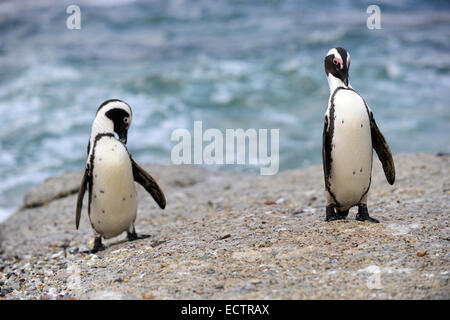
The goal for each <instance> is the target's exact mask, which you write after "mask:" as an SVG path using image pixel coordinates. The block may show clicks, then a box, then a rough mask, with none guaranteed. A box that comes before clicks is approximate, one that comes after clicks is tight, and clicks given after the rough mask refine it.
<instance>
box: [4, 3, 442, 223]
mask: <svg viewBox="0 0 450 320" xmlns="http://www.w3.org/2000/svg"><path fill="white" fill-rule="evenodd" d="M73 3H74V1H51V0H40V1H34V0H23V1H16V0H6V1H2V2H0V115H1V125H0V181H1V182H0V220H1V219H3V218H5V217H6V216H7V215H8V214H10V213H11V212H12V211H13V210H14V209H15V208H17V207H18V206H19V205H20V204H21V203H22V197H23V195H24V193H25V192H26V191H27V190H29V189H30V188H31V187H32V186H33V185H35V184H38V183H40V182H42V181H43V180H44V179H45V178H47V177H49V176H52V175H55V174H58V173H61V172H63V171H64V170H67V169H80V168H83V166H84V162H85V159H86V145H87V142H88V138H89V134H90V126H91V123H92V120H93V117H94V115H95V111H96V109H97V107H98V106H99V105H100V103H101V102H103V101H104V100H106V99H109V98H120V99H123V100H125V101H126V102H128V103H129V104H130V105H131V107H132V108H133V113H134V119H133V124H132V127H131V129H130V132H129V136H128V138H129V139H128V141H129V142H128V148H129V150H130V151H131V153H132V154H133V155H134V158H135V159H136V160H137V161H138V162H155V163H170V153H171V149H172V147H173V146H174V145H175V143H174V142H171V140H170V136H171V133H172V131H173V130H175V129H177V128H187V129H192V127H193V121H194V120H202V121H203V128H204V129H206V128H218V129H220V130H222V131H223V132H225V129H227V128H231V129H235V128H243V129H248V128H256V129H259V128H267V129H270V128H278V129H280V170H281V171H282V170H286V169H290V168H296V167H303V166H307V165H310V164H317V163H320V162H321V143H322V142H321V136H322V129H323V115H324V113H325V109H326V106H327V100H328V96H329V89H328V84H327V81H326V78H325V74H324V71H323V58H324V56H325V54H326V53H327V52H328V50H329V49H330V48H332V47H335V46H342V47H344V48H346V49H347V50H348V51H349V52H350V54H351V61H352V63H351V69H350V82H351V84H352V86H353V87H354V88H355V89H356V90H357V91H358V92H359V93H360V94H361V95H362V96H363V97H364V98H365V99H366V101H367V102H368V104H369V106H370V107H371V108H372V110H373V111H374V114H375V117H376V119H377V122H378V124H379V126H380V128H381V130H382V131H383V133H384V135H385V137H386V139H387V140H388V142H389V144H390V146H391V149H392V151H393V152H394V153H399V152H417V151H428V152H446V153H448V152H450V144H449V129H450V111H449V110H450V109H449V98H450V72H449V71H450V54H449V52H450V5H449V2H448V1H395V2H394V3H391V1H344V0H342V1H336V0H334V1H297V0H292V1H282V0H279V1H277V0H272V1H262V0H260V1H251V0H246V1H243V0H242V1H231V0H230V1H224V0H214V1H211V0H200V1H188V0H159V1H131V0H120V1H107V0H101V1H100V0H97V1H92V0H82V1H76V4H77V5H78V6H79V7H80V9H81V29H80V30H69V29H68V28H67V27H66V19H67V18H68V16H69V15H68V14H67V13H66V8H67V7H68V6H69V5H70V4H73ZM371 4H377V5H379V7H380V9H381V29H379V30H376V29H375V30H370V29H368V28H367V26H366V19H367V18H368V17H369V14H368V13H367V12H366V9H367V7H368V6H369V5H371ZM224 170H254V171H255V172H258V171H256V170H255V168H248V167H245V166H227V167H226V168H224Z"/></svg>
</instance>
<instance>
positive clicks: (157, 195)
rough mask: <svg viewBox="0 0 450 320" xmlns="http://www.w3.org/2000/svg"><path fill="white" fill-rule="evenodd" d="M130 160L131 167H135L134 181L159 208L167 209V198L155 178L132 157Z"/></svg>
mask: <svg viewBox="0 0 450 320" xmlns="http://www.w3.org/2000/svg"><path fill="white" fill-rule="evenodd" d="M130 160H131V165H132V166H133V176H134V181H136V182H137V183H139V184H140V185H141V186H143V187H144V189H145V190H147V191H148V193H150V194H151V196H152V197H153V199H154V200H155V201H156V203H157V204H158V205H159V207H160V208H161V209H164V208H165V207H166V197H165V196H164V193H163V192H162V190H161V188H160V187H159V186H158V184H157V183H156V181H155V179H153V177H152V176H151V175H150V174H149V173H148V172H147V171H145V170H144V169H142V168H141V167H140V166H139V165H138V164H137V163H136V162H135V161H134V160H133V158H132V157H131V156H130Z"/></svg>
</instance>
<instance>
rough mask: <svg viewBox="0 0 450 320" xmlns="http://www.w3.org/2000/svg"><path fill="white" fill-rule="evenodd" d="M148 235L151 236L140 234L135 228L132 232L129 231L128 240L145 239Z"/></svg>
mask: <svg viewBox="0 0 450 320" xmlns="http://www.w3.org/2000/svg"><path fill="white" fill-rule="evenodd" d="M148 237H150V235H149V234H140V235H138V234H137V233H136V231H135V230H134V229H133V231H132V232H127V240H128V241H135V240H140V239H145V238H148Z"/></svg>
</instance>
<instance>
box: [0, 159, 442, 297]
mask: <svg viewBox="0 0 450 320" xmlns="http://www.w3.org/2000/svg"><path fill="white" fill-rule="evenodd" d="M375 157H376V156H375ZM449 163H450V157H448V156H436V155H433V154H400V155H397V156H395V164H396V171H397V181H396V183H395V184H394V186H390V185H389V184H388V183H387V182H386V180H385V178H384V176H383V171H382V169H381V166H380V163H379V161H378V160H375V161H374V170H373V179H372V188H371V191H370V194H369V203H368V207H369V211H370V213H371V215H372V216H373V217H376V218H378V219H379V220H380V223H379V224H372V223H368V222H358V221H356V220H355V219H354V217H355V213H356V212H355V209H352V210H351V211H350V214H349V216H348V218H347V219H346V220H343V221H335V222H329V223H327V222H324V215H325V212H324V205H325V201H324V193H323V173H322V167H321V166H320V165H317V166H312V167H309V168H304V169H296V170H290V171H285V172H282V173H280V174H278V175H276V176H269V177H264V176H259V175H253V174H248V173H239V172H230V171H215V170H208V169H204V168H200V167H195V166H172V165H148V166H144V167H145V168H146V169H148V170H149V171H150V172H151V173H152V175H153V176H154V177H155V178H156V179H157V181H159V183H160V185H161V187H162V189H163V190H164V192H165V194H166V197H167V204H168V205H167V207H166V210H160V209H159V208H158V207H157V205H156V203H155V202H154V201H153V199H152V198H151V197H150V195H148V194H147V193H146V192H145V190H144V189H143V188H141V187H140V186H139V187H138V193H139V212H138V218H137V220H136V229H137V232H138V233H144V234H149V235H151V236H150V237H149V238H146V239H142V240H137V241H134V242H127V241H124V239H125V235H122V236H120V237H117V238H114V239H111V240H107V241H105V244H106V245H107V248H106V250H104V251H101V252H99V253H97V254H90V253H83V252H82V251H83V250H86V249H87V247H88V245H89V243H90V242H91V240H92V231H91V227H90V224H89V221H88V217H87V198H85V201H84V208H83V214H82V219H81V225H80V230H78V231H77V230H75V223H74V215H75V205H76V194H73V193H74V192H76V189H77V185H78V184H79V182H80V181H81V172H71V173H67V174H64V175H62V176H60V177H57V178H56V179H51V180H48V181H46V182H45V183H44V184H43V185H41V186H39V187H37V188H35V189H34V190H33V191H32V192H31V193H30V194H29V195H27V197H26V200H25V205H26V206H28V207H29V208H25V205H24V208H22V209H20V211H18V212H17V213H15V214H14V215H12V216H11V217H10V218H9V219H8V220H7V221H5V222H4V223H3V224H2V225H1V226H0V228H1V229H0V235H1V237H2V240H1V249H0V299H2V298H3V299H34V298H37V299H55V298H68V299H72V298H75V299H385V298H387V299H449V298H450V284H449V272H450V266H449V250H448V249H449V244H450V227H449V211H448V207H449V204H450V201H449V196H450V179H449Z"/></svg>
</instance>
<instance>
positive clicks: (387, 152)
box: [370, 112, 395, 184]
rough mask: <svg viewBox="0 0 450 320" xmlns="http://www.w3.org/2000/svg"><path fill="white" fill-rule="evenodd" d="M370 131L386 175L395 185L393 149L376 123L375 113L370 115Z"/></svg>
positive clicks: (373, 144) (390, 182)
mask: <svg viewBox="0 0 450 320" xmlns="http://www.w3.org/2000/svg"><path fill="white" fill-rule="evenodd" d="M370 130H371V135H372V146H373V148H374V149H375V151H376V152H377V155H378V159H380V161H381V164H382V165H383V170H384V174H385V176H386V179H387V181H388V182H389V184H394V181H395V166H394V159H393V158H392V153H391V149H390V148H389V145H388V144H387V142H386V140H385V139H384V137H383V134H382V133H381V131H380V129H379V128H378V126H377V123H376V122H375V118H374V117H373V113H372V112H371V113H370Z"/></svg>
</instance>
